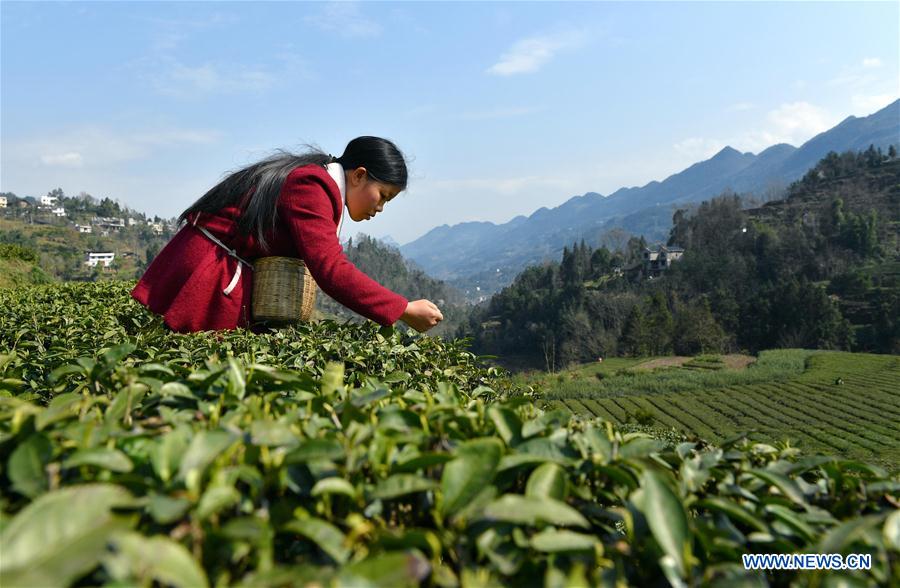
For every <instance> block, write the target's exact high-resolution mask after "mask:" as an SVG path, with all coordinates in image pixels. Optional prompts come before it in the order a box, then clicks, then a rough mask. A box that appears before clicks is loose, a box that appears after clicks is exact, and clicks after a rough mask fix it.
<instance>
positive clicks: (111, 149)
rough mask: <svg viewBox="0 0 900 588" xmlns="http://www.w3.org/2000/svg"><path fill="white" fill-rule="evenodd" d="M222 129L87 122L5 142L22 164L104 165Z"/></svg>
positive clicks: (208, 137) (202, 139)
mask: <svg viewBox="0 0 900 588" xmlns="http://www.w3.org/2000/svg"><path fill="white" fill-rule="evenodd" d="M220 137H221V133H218V132H216V131H210V130H199V129H174V128H161V129H155V130H139V131H135V132H127V131H113V130H110V129H105V128H102V127H96V126H87V127H81V128H77V129H71V130H69V131H65V132H60V133H57V134H55V135H53V136H51V137H37V138H32V139H28V140H24V141H19V142H11V143H10V144H9V146H6V145H4V150H5V151H6V152H7V153H10V154H15V155H14V156H12V157H11V158H10V159H11V160H12V159H15V161H16V164H17V165H23V166H25V167H29V168H33V167H46V166H49V167H68V168H84V167H103V166H109V165H114V164H118V163H121V162H125V161H133V160H139V159H143V158H145V157H148V156H149V155H150V154H151V153H152V152H153V151H154V150H155V149H158V148H161V147H172V146H176V145H189V144H195V145H198V144H210V143H213V142H215V141H217V140H218V139H219V138H220Z"/></svg>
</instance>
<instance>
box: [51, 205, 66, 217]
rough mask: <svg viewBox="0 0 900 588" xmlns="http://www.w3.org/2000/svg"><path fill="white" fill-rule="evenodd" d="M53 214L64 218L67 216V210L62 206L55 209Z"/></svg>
mask: <svg viewBox="0 0 900 588" xmlns="http://www.w3.org/2000/svg"><path fill="white" fill-rule="evenodd" d="M53 214H55V215H56V216H58V217H60V218H62V217H64V216H66V209H65V208H63V207H62V206H57V207H56V208H54V209H53Z"/></svg>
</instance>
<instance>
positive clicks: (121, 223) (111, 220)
mask: <svg viewBox="0 0 900 588" xmlns="http://www.w3.org/2000/svg"><path fill="white" fill-rule="evenodd" d="M91 224H94V225H98V226H99V227H100V228H101V229H103V231H104V232H105V233H106V234H109V232H110V231H112V232H114V233H118V232H119V231H120V230H122V229H124V228H125V220H124V219H121V218H116V217H94V218H93V219H91Z"/></svg>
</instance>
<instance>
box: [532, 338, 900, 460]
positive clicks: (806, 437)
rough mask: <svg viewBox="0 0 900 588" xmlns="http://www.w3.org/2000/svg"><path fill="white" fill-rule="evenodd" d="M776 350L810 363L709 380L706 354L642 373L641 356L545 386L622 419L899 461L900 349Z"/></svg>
mask: <svg viewBox="0 0 900 588" xmlns="http://www.w3.org/2000/svg"><path fill="white" fill-rule="evenodd" d="M767 353H780V354H785V355H784V356H783V357H782V359H787V355H789V354H790V353H795V354H796V353H803V354H805V360H804V366H803V369H802V370H793V371H794V373H791V372H792V370H790V369H786V370H784V369H783V370H780V371H779V370H769V372H770V373H769V376H770V377H762V375H761V374H762V372H759V373H754V370H755V369H757V368H756V367H755V366H751V367H749V368H747V369H745V370H741V371H738V370H726V369H719V370H716V369H715V368H711V372H712V373H710V374H709V378H708V379H710V382H716V381H718V382H720V383H721V384H722V385H711V386H702V385H701V383H698V382H700V380H698V379H697V378H698V376H697V375H696V373H697V369H698V368H697V367H696V364H701V365H702V364H703V363H704V361H700V362H697V361H693V362H688V363H686V364H684V365H682V366H681V367H669V368H665V369H663V370H655V371H653V372H652V373H651V374H647V375H646V376H643V375H637V372H638V371H639V369H638V365H639V364H636V363H635V362H633V361H632V362H630V364H628V367H627V368H625V369H622V368H620V369H619V370H618V371H616V372H613V373H609V374H608V377H605V378H604V377H602V376H601V378H600V379H597V378H594V380H595V382H596V384H593V385H592V384H591V383H590V379H589V378H582V379H581V383H580V385H579V384H577V382H578V381H579V377H578V376H575V377H571V379H568V378H566V377H565V376H564V377H563V378H562V382H560V381H559V379H557V380H556V381H554V380H552V379H551V380H549V382H548V383H547V384H545V386H546V388H545V390H544V392H543V393H544V397H545V398H547V399H548V400H550V404H551V405H552V406H554V407H565V408H567V409H568V410H570V411H572V412H573V413H575V414H580V415H595V416H599V417H601V418H604V419H607V420H610V421H613V422H616V423H626V422H641V423H644V424H651V425H652V426H655V427H661V428H666V429H671V428H674V429H677V430H679V431H684V432H686V433H688V434H691V435H696V436H698V437H702V438H704V439H708V440H710V441H714V442H716V441H722V440H724V439H726V438H729V437H732V436H734V435H737V434H740V433H743V432H750V433H751V435H750V438H751V439H754V440H758V441H761V442H769V443H772V442H779V441H784V440H789V441H791V443H792V444H794V445H796V446H798V447H801V448H804V449H807V450H813V451H822V452H825V453H829V454H838V455H842V456H845V457H852V458H859V459H866V460H868V461H874V462H878V463H881V464H883V465H885V466H887V467H889V468H890V469H893V470H896V469H898V468H900V356H896V355H870V354H856V353H842V352H824V351H823V352H798V351H787V352H767ZM795 359H796V358H795ZM692 363H693V364H695V365H694V366H691V364H692ZM707 363H709V364H713V365H714V364H715V361H714V360H713V361H707ZM760 363H761V364H762V363H765V362H763V361H762V360H761V362H760ZM760 367H762V366H760ZM584 369H585V368H582V371H583V370H584ZM699 369H701V370H702V369H703V368H699ZM741 372H743V374H742V373H741ZM601 374H602V372H601ZM763 375H764V374H763ZM626 376H627V377H626ZM649 376H656V377H657V378H662V379H663V380H665V381H667V384H666V387H665V388H664V389H656V390H655V391H654V390H652V389H650V388H648V387H647V386H642V385H641V383H640V381H641V380H643V379H644V377H649ZM699 377H700V378H701V379H702V378H703V377H704V376H703V375H701V376H699ZM729 379H731V380H733V381H734V383H730V384H729V383H728V380H729ZM567 380H568V381H567ZM742 380H744V381H745V382H746V383H741V381H742Z"/></svg>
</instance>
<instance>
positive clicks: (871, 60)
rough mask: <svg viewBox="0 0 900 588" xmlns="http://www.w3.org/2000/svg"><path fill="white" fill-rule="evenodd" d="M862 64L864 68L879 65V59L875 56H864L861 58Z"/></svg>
mask: <svg viewBox="0 0 900 588" xmlns="http://www.w3.org/2000/svg"><path fill="white" fill-rule="evenodd" d="M862 66H863V67H865V68H875V67H881V60H880V59H878V58H877V57H866V58H865V59H863V60H862Z"/></svg>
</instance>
